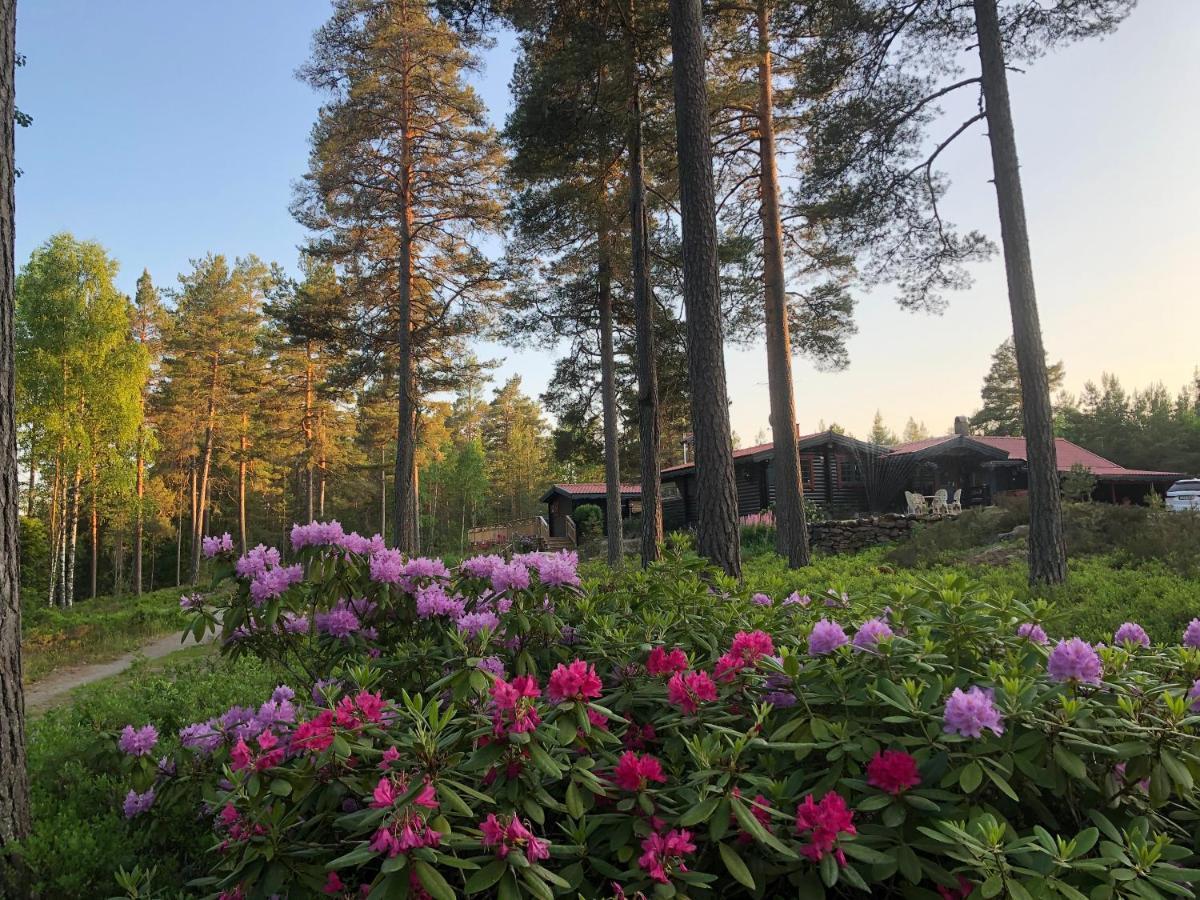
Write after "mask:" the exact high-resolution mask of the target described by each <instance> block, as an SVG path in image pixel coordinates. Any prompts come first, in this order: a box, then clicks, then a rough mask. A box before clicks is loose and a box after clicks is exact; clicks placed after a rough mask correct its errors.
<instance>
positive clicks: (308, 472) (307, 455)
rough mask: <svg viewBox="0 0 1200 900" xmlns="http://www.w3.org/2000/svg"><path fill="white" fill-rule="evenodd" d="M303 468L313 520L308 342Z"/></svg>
mask: <svg viewBox="0 0 1200 900" xmlns="http://www.w3.org/2000/svg"><path fill="white" fill-rule="evenodd" d="M304 359H305V363H304V424H303V427H304V461H305V462H304V468H305V478H306V480H307V491H306V495H307V508H308V518H307V519H305V521H306V522H312V521H314V520H313V427H312V407H313V402H312V383H313V371H312V351H311V349H310V345H309V344H305V345H304Z"/></svg>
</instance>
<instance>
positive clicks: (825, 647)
mask: <svg viewBox="0 0 1200 900" xmlns="http://www.w3.org/2000/svg"><path fill="white" fill-rule="evenodd" d="M884 627H886V626H884ZM890 630H891V629H889V631H890ZM848 642H849V638H847V637H846V632H844V631H842V626H841V625H839V624H838V623H837V622H834V621H832V620H831V619H822V620H821V621H820V622H818V623H817V624H816V625H814V626H813V629H812V631H811V632H810V633H809V635H808V652H809V654H810V655H811V656H824V655H825V654H826V653H832V652H833V651H834V650H836V649H837V648H838V647H841V646H842V645H843V644H846V643H848Z"/></svg>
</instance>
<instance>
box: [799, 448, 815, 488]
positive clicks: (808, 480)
mask: <svg viewBox="0 0 1200 900" xmlns="http://www.w3.org/2000/svg"><path fill="white" fill-rule="evenodd" d="M800 481H801V482H803V484H804V489H805V490H806V491H810V490H812V486H813V458H812V457H811V456H802V457H800Z"/></svg>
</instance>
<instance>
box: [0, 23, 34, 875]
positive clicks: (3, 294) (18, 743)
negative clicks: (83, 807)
mask: <svg viewBox="0 0 1200 900" xmlns="http://www.w3.org/2000/svg"><path fill="white" fill-rule="evenodd" d="M0 29H2V31H0V42H2V44H0V47H2V49H0V259H2V262H3V271H0V278H3V279H4V283H3V285H0V850H3V848H4V847H5V846H6V845H8V844H11V843H12V842H13V841H16V840H19V839H20V838H22V837H24V836H25V835H26V834H27V833H28V831H29V781H28V778H27V776H26V774H25V699H24V693H23V692H22V690H21V600H20V585H21V562H20V556H19V553H18V538H19V534H20V531H19V527H18V521H17V517H18V514H19V511H20V503H21V499H20V488H19V485H18V482H17V432H16V385H15V383H14V377H13V373H14V368H15V367H14V360H13V357H14V349H13V341H14V333H13V318H14V315H15V311H16V309H15V300H14V296H13V291H14V279H15V269H14V263H13V128H14V127H15V121H14V120H15V108H14V100H13V96H14V93H13V75H14V70H15V66H16V48H15V32H16V0H0ZM6 867H7V864H5V865H4V866H0V894H5V893H11V895H12V896H17V893H16V892H15V891H12V892H10V891H8V890H7V889H6V888H5V885H4V883H3V877H4V876H3V874H2V872H3V869H4V868H6Z"/></svg>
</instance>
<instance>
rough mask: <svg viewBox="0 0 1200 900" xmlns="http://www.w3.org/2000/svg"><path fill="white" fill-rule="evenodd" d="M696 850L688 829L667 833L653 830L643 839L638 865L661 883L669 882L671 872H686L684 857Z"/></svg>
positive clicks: (652, 878)
mask: <svg viewBox="0 0 1200 900" xmlns="http://www.w3.org/2000/svg"><path fill="white" fill-rule="evenodd" d="M695 852H696V845H695V844H693V843H692V833H691V832H690V831H686V830H678V831H669V832H667V833H666V834H662V833H661V832H658V831H656V832H653V833H652V834H649V835H647V836H646V837H645V838H643V839H642V855H641V856H639V857H638V865H639V866H640V867H641V868H642V870H643V871H644V872H645V873H646V874H647V875H649V876H650V879H651V880H652V881H657V882H658V883H659V884H669V883H670V881H671V872H672V871H679V872H686V871H687V866H686V865H684V862H683V858H684V857H685V856H687V855H688V854H690V853H695Z"/></svg>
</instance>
